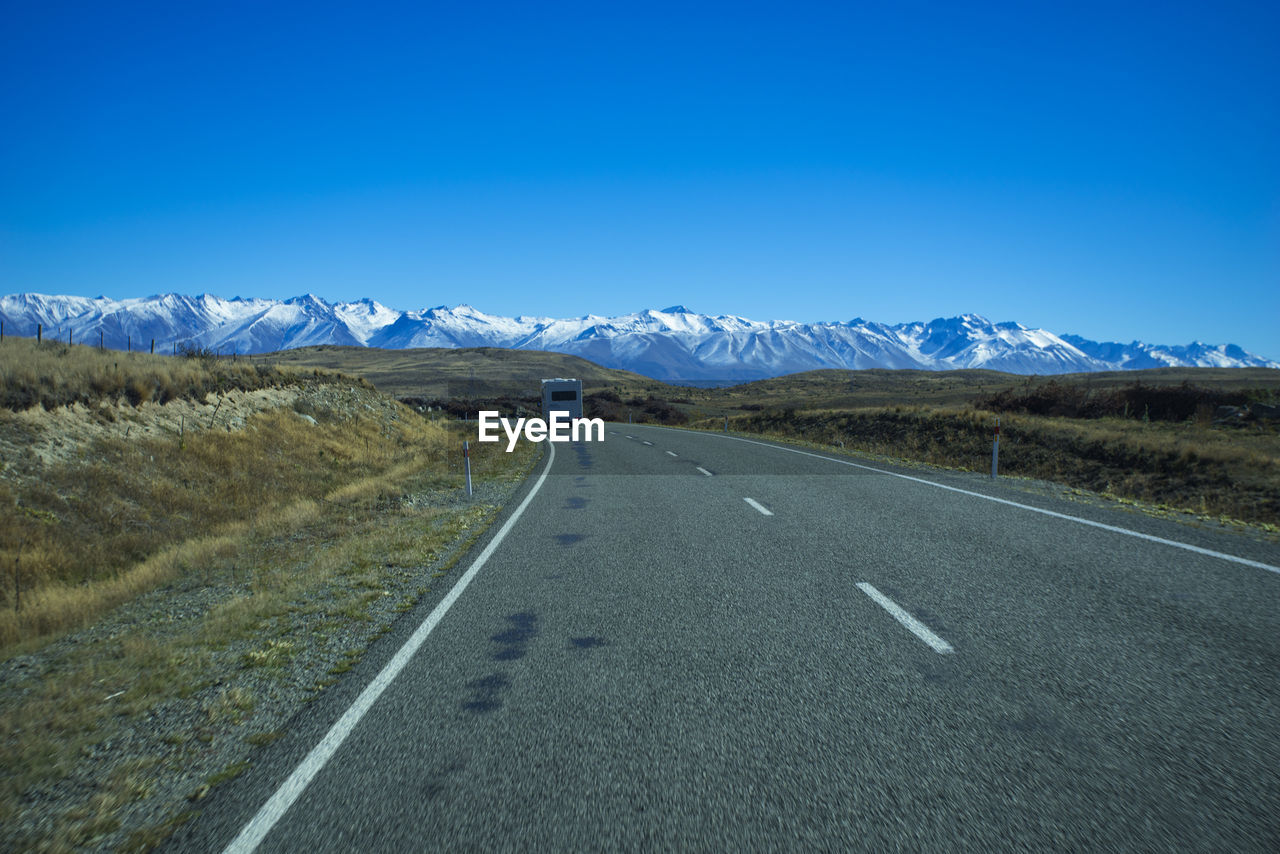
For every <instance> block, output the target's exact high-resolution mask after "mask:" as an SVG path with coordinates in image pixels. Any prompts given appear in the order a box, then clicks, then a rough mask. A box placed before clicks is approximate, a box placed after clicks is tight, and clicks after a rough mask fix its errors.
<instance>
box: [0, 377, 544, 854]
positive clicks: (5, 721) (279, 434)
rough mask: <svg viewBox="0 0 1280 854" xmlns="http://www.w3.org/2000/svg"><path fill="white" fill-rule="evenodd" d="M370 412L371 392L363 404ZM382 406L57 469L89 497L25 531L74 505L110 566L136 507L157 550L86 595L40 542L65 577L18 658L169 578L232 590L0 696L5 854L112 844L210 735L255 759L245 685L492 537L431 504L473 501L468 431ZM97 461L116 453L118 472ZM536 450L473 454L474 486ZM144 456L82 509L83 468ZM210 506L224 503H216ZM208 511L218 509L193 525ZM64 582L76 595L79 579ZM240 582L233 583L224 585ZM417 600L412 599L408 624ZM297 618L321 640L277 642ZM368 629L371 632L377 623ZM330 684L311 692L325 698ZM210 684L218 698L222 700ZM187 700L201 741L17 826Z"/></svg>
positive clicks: (289, 417) (99, 576)
mask: <svg viewBox="0 0 1280 854" xmlns="http://www.w3.org/2000/svg"><path fill="white" fill-rule="evenodd" d="M370 399H372V398H371V396H370V395H369V394H368V393H363V397H362V400H370ZM373 402H374V403H376V402H377V401H376V400H374V401H373ZM382 403H383V407H382V408H381V410H380V411H378V412H375V413H367V412H366V410H365V409H364V403H363V402H357V405H356V406H354V407H351V408H350V409H351V411H354V412H355V413H356V414H355V416H354V417H342V413H340V412H335V410H334V408H331V407H329V406H326V405H324V404H320V405H312V406H305V405H304V406H300V407H299V408H302V409H306V410H307V412H308V414H311V415H312V417H315V418H316V420H317V422H318V423H317V424H311V423H309V422H307V421H306V420H304V419H303V418H301V417H299V414H298V413H297V412H296V411H293V410H280V411H274V412H268V413H263V414H261V415H259V416H256V417H254V418H253V419H251V421H250V426H249V428H247V429H246V430H245V431H243V433H242V434H227V433H217V432H207V433H197V434H194V435H190V436H188V437H187V439H186V443H185V447H183V448H181V449H179V448H177V440H176V439H174V440H171V441H169V442H159V443H152V444H151V445H148V446H147V447H145V448H143V449H142V450H141V451H139V450H138V449H136V448H129V447H123V446H121V445H119V444H111V443H106V445H105V446H104V447H103V449H101V451H95V453H94V454H93V455H92V459H91V460H90V461H88V462H85V463H83V464H78V465H67V466H66V467H65V469H66V470H65V471H60V474H59V478H60V479H59V481H58V482H59V484H60V486H59V487H58V488H60V489H61V488H71V489H81V488H82V489H85V490H87V492H85V493H76V494H77V495H78V496H80V498H78V499H77V500H76V501H68V502H65V503H64V504H63V505H60V506H58V507H56V508H55V509H53V510H44V509H34V508H33V510H32V512H31V513H24V514H23V516H24V517H26V519H27V520H29V521H28V522H24V524H28V525H31V524H35V525H57V524H61V522H62V521H64V519H63V517H61V516H57V514H59V513H64V514H65V513H68V512H70V509H75V510H76V512H77V515H75V516H74V518H72V517H67V518H66V521H74V522H75V524H76V525H77V526H79V527H77V529H76V530H77V531H78V532H79V535H80V536H83V537H86V538H87V539H88V540H90V541H91V542H89V543H87V544H74V545H75V548H76V549H80V551H78V552H77V554H79V555H81V557H82V558H83V557H84V556H92V555H93V554H95V553H98V552H109V544H111V543H115V542H117V541H116V539H115V538H116V537H117V536H118V527H119V525H118V524H117V523H118V522H119V520H120V518H121V515H122V514H124V513H126V512H127V513H129V514H132V515H131V516H130V518H136V519H147V520H150V522H151V523H152V528H153V529H154V531H153V532H152V533H154V535H155V536H154V538H153V539H151V540H147V541H143V542H139V543H137V544H136V545H138V547H139V548H141V549H143V551H144V552H146V555H145V557H143V558H142V559H141V560H140V561H137V562H134V563H132V564H130V563H128V562H127V561H123V560H115V559H114V558H113V557H112V556H111V554H110V553H108V554H104V555H101V556H100V560H99V561H97V562H94V563H93V568H94V569H95V570H96V571H95V572H92V573H91V574H90V576H89V577H88V579H87V583H76V581H75V579H76V578H77V577H78V576H77V575H76V572H78V570H75V571H71V570H68V569H67V565H66V564H67V559H66V558H65V557H64V556H61V555H59V553H58V551H57V549H54V548H52V547H51V546H52V545H56V540H54V541H44V542H45V546H46V549H45V550H46V551H48V552H50V553H51V554H52V556H51V557H49V558H48V559H49V560H51V561H53V562H54V563H55V564H56V565H57V567H58V568H54V569H51V570H50V572H49V573H48V578H47V579H46V583H45V584H43V585H40V586H38V587H37V589H36V591H35V592H32V593H30V594H29V595H30V597H31V598H30V599H29V600H28V599H26V598H24V600H23V604H22V610H21V611H20V612H18V614H17V615H14V614H13V613H12V612H11V611H10V612H9V614H8V616H9V618H10V621H9V622H8V623H7V624H6V625H7V627H8V630H9V631H10V633H11V634H12V633H15V632H17V633H27V634H29V633H32V632H36V633H37V636H36V637H35V639H34V640H27V641H25V642H23V643H19V644H16V645H10V647H9V649H8V652H10V653H12V652H15V651H25V650H29V649H31V648H32V647H33V646H34V645H35V644H39V643H41V642H45V641H47V640H48V639H49V638H50V637H52V636H53V635H55V634H57V633H58V632H59V631H61V630H63V629H66V628H70V627H71V626H73V625H78V624H80V623H82V622H85V621H88V620H90V619H92V618H93V616H94V615H96V614H101V613H102V612H103V611H104V610H105V609H107V608H109V607H111V606H112V604H113V603H123V602H127V601H128V600H129V599H131V598H132V597H134V596H136V595H137V593H139V592H142V591H145V590H147V589H151V588H153V587H154V586H156V585H159V584H163V583H165V582H167V581H174V582H176V583H175V584H174V585H173V587H171V588H169V589H172V590H180V589H192V588H200V587H201V586H213V587H217V588H218V589H220V590H221V591H223V592H222V593H221V594H220V596H221V598H220V600H219V601H218V602H217V603H216V604H214V605H213V606H212V607H211V608H209V609H208V610H207V611H205V612H204V613H203V614H201V615H198V616H195V617H193V618H191V619H190V620H189V622H186V623H182V624H180V625H178V626H170V625H169V624H167V623H165V622H163V621H161V622H158V623H153V622H152V621H143V622H140V623H137V624H134V623H129V624H127V625H124V626H122V627H121V631H120V633H119V635H114V634H113V635H112V637H111V638H109V639H103V640H101V641H99V642H95V643H92V644H88V645H84V646H81V645H79V644H77V646H76V648H75V649H74V650H72V651H70V652H68V653H67V654H66V657H65V659H62V660H60V661H59V663H58V665H57V666H56V667H55V668H53V669H52V670H50V672H48V673H47V674H45V675H44V677H43V678H42V679H41V680H40V681H39V682H38V683H36V685H35V686H34V690H32V691H30V692H28V693H25V694H22V695H17V694H9V695H0V772H3V773H2V774H0V777H2V778H3V783H2V784H0V827H3V826H5V825H9V826H10V828H11V831H10V832H4V831H0V847H5V846H6V845H10V844H12V845H14V846H16V847H18V848H24V847H29V846H32V845H34V846H35V847H37V848H40V849H42V850H74V849H76V848H78V847H81V846H86V845H87V846H91V847H92V846H100V845H101V844H102V840H103V839H105V838H108V837H110V836H111V835H112V834H117V833H118V832H119V829H120V816H121V815H123V814H125V813H126V812H127V811H128V810H129V809H130V808H131V806H132V805H133V804H136V803H137V802H138V801H140V800H142V799H144V798H147V797H148V796H149V794H150V793H151V792H152V791H153V790H155V789H156V788H157V787H159V786H160V785H161V781H163V780H164V779H165V777H166V775H169V776H172V775H174V774H179V773H181V770H182V768H183V767H185V766H186V765H187V764H188V762H189V759H188V757H190V756H192V755H198V754H199V752H200V751H201V750H205V749H211V748H209V747H206V745H205V744H204V742H205V741H208V742H209V743H210V745H213V744H215V743H225V739H226V738H227V737H228V736H227V735H226V733H227V731H228V729H230V730H232V731H234V730H236V729H237V728H240V727H242V726H243V728H244V730H245V731H244V732H243V733H241V735H242V736H243V743H244V744H245V745H253V744H257V743H265V742H266V741H269V740H270V738H268V737H266V736H265V735H264V734H262V733H254V732H251V731H249V728H250V724H249V723H248V722H249V721H251V720H252V717H253V714H254V709H255V708H256V704H257V702H258V701H257V698H256V697H255V696H254V692H253V691H252V690H251V689H248V688H246V687H244V686H242V685H239V684H237V682H236V680H237V679H238V678H239V677H238V676H237V674H251V673H254V672H262V669H268V670H269V669H272V668H282V667H284V666H286V665H287V664H288V662H289V661H290V660H291V659H292V658H293V656H294V655H296V654H297V653H298V651H299V650H300V649H301V648H302V647H303V646H305V645H307V644H309V643H313V642H314V641H313V639H312V638H313V636H312V634H311V632H312V629H314V628H316V627H317V622H316V621H317V620H319V621H321V622H320V625H319V627H320V628H321V629H325V628H326V627H330V626H332V627H333V630H335V631H339V630H341V627H342V626H343V625H344V624H350V623H364V624H368V621H369V616H368V612H369V609H370V606H371V605H372V604H373V603H376V602H382V601H389V600H385V599H384V598H383V597H385V596H387V595H388V594H387V592H386V590H387V588H388V587H393V588H394V586H395V583H394V580H395V579H400V581H399V584H400V587H401V589H403V588H404V586H405V584H408V585H410V588H409V589H410V591H412V589H413V588H414V587H416V589H417V590H418V591H419V593H418V595H422V593H424V592H429V589H428V587H429V585H430V584H431V581H430V580H425V579H422V578H421V575H423V574H424V573H423V572H422V569H421V567H422V566H423V565H426V564H430V563H432V562H433V561H437V558H439V557H440V556H441V555H443V554H449V553H452V552H449V551H446V549H449V548H451V544H456V543H458V542H460V541H461V542H464V543H465V542H469V541H471V540H472V539H473V538H474V537H475V536H478V535H479V533H481V532H482V531H483V530H484V528H485V526H486V525H487V523H488V521H489V520H490V519H492V517H493V514H494V513H495V512H496V509H497V508H495V507H493V506H486V505H469V504H467V503H465V502H463V503H459V504H457V505H456V506H450V507H447V508H446V507H440V506H433V505H432V504H431V502H430V501H429V500H428V501H426V502H424V501H423V500H421V498H422V497H429V496H432V495H436V494H439V493H440V492H441V491H446V492H448V493H456V492H457V491H458V490H459V489H460V488H461V465H460V459H459V456H458V454H457V446H458V445H459V444H460V442H461V439H462V438H463V434H462V430H463V429H465V427H464V425H458V424H451V423H446V422H440V423H434V424H433V423H431V422H430V421H428V420H426V419H423V418H421V417H419V416H418V415H416V414H413V413H411V412H409V411H408V410H407V409H405V408H403V407H401V406H399V405H396V404H392V403H390V402H388V401H385V400H383V401H382ZM349 415H350V413H348V416H349ZM467 426H468V427H469V426H470V425H467ZM471 429H473V427H472V428H471ZM101 454H115V455H122V456H116V457H110V456H109V457H108V458H106V459H104V458H102V457H101ZM535 455H536V452H535V450H534V449H533V448H532V447H530V446H528V445H527V444H526V445H522V446H521V447H520V448H519V449H518V450H517V452H516V453H514V454H506V453H503V452H501V451H498V450H496V449H494V448H493V447H492V446H485V447H482V448H477V449H475V453H474V454H473V472H474V474H475V476H476V479H477V481H483V480H485V479H489V478H500V479H505V480H514V479H518V478H519V477H521V476H522V475H523V473H524V472H525V471H527V469H528V467H529V466H530V465H531V464H532V461H533V458H534V456H535ZM152 456H154V457H155V460H154V463H153V461H152V459H151V457H152ZM139 457H141V460H145V461H146V462H147V463H148V467H146V468H140V469H138V470H137V471H136V472H133V473H130V474H127V475H125V476H121V477H119V478H117V479H115V480H112V481H110V486H111V487H112V488H115V489H118V490H120V491H121V496H122V497H121V499H120V502H119V503H118V504H116V505H114V507H115V509H116V510H117V511H118V512H117V513H116V514H115V515H114V516H112V515H111V512H110V511H106V510H103V511H93V512H90V511H89V510H87V509H86V507H87V506H88V502H86V501H84V500H83V498H84V496H85V495H88V494H90V493H92V491H93V490H92V489H91V488H90V487H88V486H80V487H77V486H76V484H77V483H78V482H79V481H82V480H85V481H86V482H88V479H87V478H86V477H85V475H86V473H87V472H90V471H95V472H97V474H96V475H95V477H100V476H102V475H101V472H100V471H99V469H100V468H101V466H103V465H107V464H109V463H111V462H112V461H115V462H120V461H122V460H123V461H130V460H132V461H133V462H139V461H140V459H139ZM152 466H154V467H152ZM251 481H253V482H251ZM152 495H154V497H152ZM201 495H204V496H217V497H218V498H217V500H216V501H204V502H202V500H201V498H200V496H201ZM23 500H24V506H26V503H25V497H24V498H23ZM82 505H85V506H82ZM215 505H217V506H215ZM201 508H203V509H204V510H205V511H206V512H204V513H203V514H202V513H199V512H197V511H198V510H200V509H201ZM45 513H49V514H52V515H53V517H56V518H51V517H50V516H45V515H43V514H45ZM167 513H181V514H184V520H183V523H182V524H181V525H177V526H173V527H166V526H164V525H162V524H161V517H162V516H164V515H166V514H167ZM7 515H12V514H7ZM8 521H9V520H8V518H6V523H8ZM126 527H128V526H126ZM95 543H96V545H95ZM72 545H73V544H70V543H67V546H68V547H70V546H72ZM459 554H460V552H459ZM455 559H456V558H455ZM0 560H2V559H0ZM79 560H81V558H77V559H76V561H79ZM112 560H115V562H114V563H112ZM108 567H109V568H108ZM448 568H449V564H448V563H446V564H444V565H443V566H441V567H440V574H443V571H445V570H447V569H448ZM68 572H71V575H70V576H69V578H70V581H71V582H72V583H67V579H68ZM228 580H231V581H233V582H235V583H233V584H231V585H230V586H228ZM219 585H220V586H219ZM414 601H416V599H415V598H414V597H413V596H412V595H410V596H409V597H408V598H407V599H406V600H405V601H404V602H402V603H400V604H401V605H402V606H403V607H400V608H397V610H398V611H402V610H406V609H407V608H408V607H411V606H412V604H413V602H414ZM7 604H8V606H10V607H11V606H12V604H13V603H12V602H10V603H7ZM28 609H30V610H28ZM295 620H301V625H303V626H308V627H309V628H307V629H305V630H300V631H301V632H302V633H301V634H294V635H290V634H287V633H284V634H282V630H283V627H287V626H288V625H290V623H291V621H295ZM370 631H376V627H375V626H372V625H370ZM324 633H325V634H327V631H325V632H324ZM361 652H362V651H361V650H359V649H349V650H347V651H346V654H345V655H344V657H343V658H342V659H341V660H339V661H337V662H336V663H334V665H333V667H334V669H340V668H341V667H342V666H343V665H344V664H345V666H347V667H349V666H351V662H353V661H355V660H356V659H358V658H359V656H360V654H361ZM325 684H327V681H320V682H317V684H316V689H317V690H319V689H320V688H322V687H323V686H324V685H325ZM209 686H220V687H217V688H216V691H215V692H214V693H213V694H212V695H210V691H211V690H213V689H210V687H209ZM188 697H189V698H190V700H189V702H199V703H200V704H201V707H200V708H201V715H202V717H201V719H200V720H201V723H200V724H199V725H198V726H197V728H196V729H195V730H194V731H183V732H174V733H169V734H163V735H164V739H167V740H164V741H163V743H162V744H157V746H156V749H155V751H154V752H153V753H151V754H149V755H148V756H146V757H145V758H144V759H143V760H139V761H130V762H125V763H123V764H121V763H109V764H108V766H107V767H109V768H111V769H112V770H110V771H109V773H104V774H103V775H101V776H100V777H95V778H94V779H95V780H96V782H95V784H94V786H93V787H92V789H91V790H89V791H85V792H84V794H83V795H82V796H80V797H79V800H78V802H77V803H76V805H75V806H74V807H72V808H70V809H67V808H66V807H65V806H64V807H61V808H60V809H59V810H57V811H56V812H51V813H50V814H49V815H48V817H47V818H48V821H47V823H46V824H45V825H44V827H45V831H42V832H41V834H40V836H39V837H32V836H29V835H20V834H15V833H14V832H13V831H12V828H13V826H14V825H15V824H16V822H17V821H18V820H19V818H20V817H22V815H23V813H24V811H26V810H28V809H29V808H30V807H29V804H30V803H31V793H32V792H36V791H38V792H41V793H43V794H42V795H41V798H47V797H50V793H51V792H53V791H55V788H56V787H57V786H58V785H59V784H58V782H57V781H59V780H63V779H67V778H72V779H79V780H83V779H84V774H85V772H84V771H83V770H80V771H78V772H77V770H76V769H77V768H78V767H79V766H80V764H81V763H85V762H92V761H96V760H93V759H91V758H89V757H94V756H101V755H102V751H101V749H100V748H97V747H95V745H101V744H102V743H103V742H104V740H106V739H110V738H112V737H113V733H116V732H117V731H118V730H119V728H120V727H122V726H127V725H128V722H130V721H137V720H141V719H143V718H144V717H145V716H147V715H148V713H149V712H150V710H152V709H154V708H155V707H156V706H157V704H163V703H166V702H171V701H173V700H175V699H178V698H188ZM198 698H203V699H198ZM161 735H162V734H157V739H160V736H161ZM237 738H239V736H237ZM165 745H168V746H169V747H170V748H172V749H169V748H166V747H165ZM224 762H225V760H224ZM243 767H245V766H244V762H243V760H236V761H235V762H233V763H232V765H230V766H227V767H225V768H221V770H219V769H216V768H215V769H213V773H210V774H209V775H208V776H207V777H206V778H204V781H203V783H202V784H200V785H199V786H198V787H197V789H196V790H195V791H194V792H191V793H188V796H189V797H193V798H196V799H198V798H200V797H202V796H203V795H204V794H206V793H207V792H208V790H209V789H210V788H211V787H213V786H216V785H218V784H219V783H220V782H223V781H225V780H226V779H230V778H231V777H232V776H234V775H235V773H236V771H237V769H239V768H243ZM201 773H202V774H203V773H204V772H201ZM190 809H191V807H190V804H188V802H187V801H186V800H181V799H180V801H179V803H178V804H177V805H176V806H175V808H174V811H173V812H171V813H169V814H168V815H167V817H165V818H163V819H162V820H160V821H159V822H158V823H157V824H156V825H154V826H151V827H142V828H125V831H124V832H123V836H124V838H125V840H126V841H125V842H124V843H123V844H124V845H125V846H126V847H128V848H134V847H136V848H138V849H139V850H145V849H147V848H149V847H150V846H152V845H155V844H157V843H158V842H160V841H162V840H163V839H164V838H165V836H167V834H168V833H170V832H172V830H173V828H174V827H176V826H177V825H178V824H180V823H181V822H182V821H183V820H185V818H186V817H187V816H188V815H189V810H190ZM27 833H29V831H27Z"/></svg>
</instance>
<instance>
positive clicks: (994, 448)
mask: <svg viewBox="0 0 1280 854" xmlns="http://www.w3.org/2000/svg"><path fill="white" fill-rule="evenodd" d="M999 463H1000V418H999V416H997V417H996V438H995V441H993V442H992V443H991V479H992V480H995V479H996V468H997V467H998V465H999Z"/></svg>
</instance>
